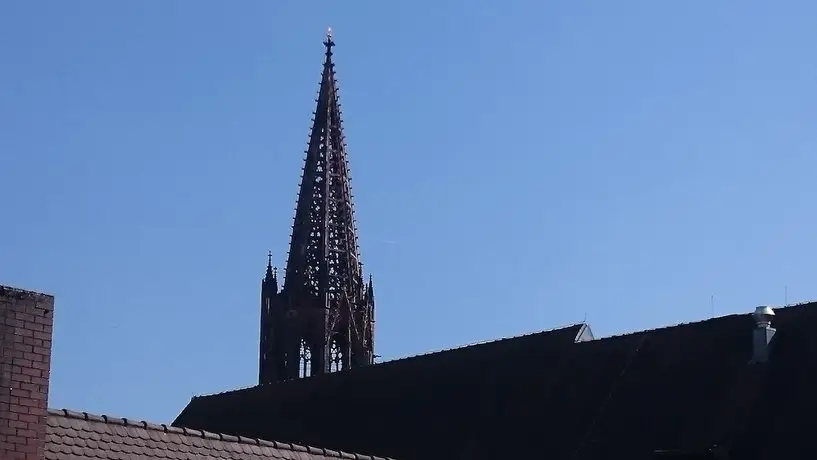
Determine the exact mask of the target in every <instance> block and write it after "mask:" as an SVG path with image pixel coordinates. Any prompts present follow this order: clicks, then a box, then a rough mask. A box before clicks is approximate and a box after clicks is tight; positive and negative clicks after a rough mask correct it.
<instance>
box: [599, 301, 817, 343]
mask: <svg viewBox="0 0 817 460" xmlns="http://www.w3.org/2000/svg"><path fill="white" fill-rule="evenodd" d="M808 305H817V300H808V301H803V302H798V303H788V304H785V305H778V306H774V305H769V306H770V307H772V309H774V311H776V312H779V311H780V310H786V309H789V308H796V307H804V306H808ZM740 316H747V317H751V316H752V312H751V311H747V312H736V313H727V314H725V315H720V316H712V317H709V318H704V319H699V320H695V321H681V322H678V323H675V324H667V325H664V326H657V327H653V328H649V329H642V330H638V331H629V332H622V333H619V334H612V335H606V336H602V337H596V338H595V339H594V340H593V342H599V341H604V340H609V339H617V338H621V337H629V336H637V335H639V334H646V333H649V332H656V331H663V330H667V329H674V328H677V327H684V326H692V325H695V324H701V323H708V322H712V321H721V320H725V319H729V318H735V317H740Z"/></svg>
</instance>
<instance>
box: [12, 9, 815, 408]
mask: <svg viewBox="0 0 817 460" xmlns="http://www.w3.org/2000/svg"><path fill="white" fill-rule="evenodd" d="M296 5H297V6H296ZM432 5H433V6H432ZM816 21H817V2H814V1H808V0H802V1H777V2H768V1H761V0H757V1H752V0H722V1H711V0H694V1H693V0H689V1H675V2H670V1H647V0H642V1H636V0H620V1H615V2H614V1H606V0H598V1H587V2H577V1H572V0H559V1H555V0H554V1H534V0H517V1H510V0H509V1H505V2H491V1H474V0H436V1H434V2H427V3H423V2H420V3H417V2H395V1H374V0H370V1H356V2H340V1H290V2H281V1H260V0H258V1H248V0H247V1H241V2H233V1H229V2H228V1H215V0H213V1H204V0H196V1H193V0H189V1H174V2H171V1H167V0H153V1H140V2H124V1H119V2H113V1H109V0H97V1H90V0H84V1H72V2H59V1H39V2H36V1H24V0H17V1H4V2H2V3H1V4H0V63H1V64H0V65H1V66H2V70H1V71H0V197H2V201H3V205H2V206H3V211H2V215H1V216H2V217H0V283H2V284H8V285H13V286H18V287H23V288H28V289H34V290H40V291H44V292H48V293H53V294H55V295H56V297H57V313H56V327H55V341H54V363H53V379H52V386H51V406H53V407H67V408H72V409H78V410H85V411H89V412H96V413H107V414H111V415H120V416H126V417H132V418H142V419H148V420H151V421H155V422H168V421H170V420H172V418H173V417H175V415H176V414H177V413H178V412H179V411H180V410H181V409H182V408H183V407H184V405H185V404H186V403H187V402H188V400H189V399H190V397H191V396H193V395H194V394H206V393H214V392H219V391H225V390H229V389H234V388H237V387H244V386H250V385H252V384H254V382H255V380H256V376H257V342H258V321H259V288H260V278H261V276H262V274H263V270H264V266H265V263H266V253H267V250H272V252H273V254H274V257H275V262H276V264H278V265H279V266H281V265H283V264H284V257H285V253H286V249H287V243H288V238H289V228H290V225H291V222H292V217H293V208H294V205H295V196H296V192H297V187H298V182H299V174H300V168H301V163H302V160H303V150H304V148H305V147H306V141H307V135H308V130H309V125H310V114H311V112H312V110H313V108H314V102H313V100H314V97H315V95H316V92H317V88H318V81H319V77H320V71H321V61H322V58H323V56H322V52H323V49H322V45H321V41H322V39H323V34H324V32H325V29H326V27H327V26H328V25H331V26H332V27H333V30H334V31H335V37H336V41H337V49H336V59H337V60H336V62H337V71H338V76H339V81H340V85H341V99H342V103H343V107H344V117H345V129H346V135H347V138H348V142H349V148H350V158H351V167H352V175H353V178H354V181H353V184H354V191H355V194H356V209H357V217H358V220H359V228H360V232H361V243H362V250H363V258H364V263H365V269H366V271H367V272H368V271H371V272H373V273H374V279H375V286H376V291H377V299H378V323H377V326H378V329H377V347H378V352H379V353H380V354H382V355H383V356H384V357H386V358H391V357H398V356H405V355H409V354H417V353H422V352H425V351H429V350H434V349H440V348H446V347H451V346H456V345H461V344H466V343H469V342H474V341H479V340H486V339H491V338H497V337H504V336H513V335H517V334H522V333H526V332H532V331H536V330H540V329H545V328H551V327H555V326H559V325H564V324H568V323H575V322H578V321H581V320H582V319H583V318H584V317H585V315H587V319H588V321H589V322H590V324H591V325H592V327H593V328H594V330H595V332H596V334H597V335H610V334H617V333H622V332H626V331H634V330H639V329H644V328H652V327H658V326H662V325H668V324H673V323H678V322H684V321H693V320H698V319H703V318H706V317H708V316H710V315H711V308H710V296H712V295H714V296H715V312H716V314H718V315H721V314H726V313H732V312H748V311H750V310H751V309H752V308H754V306H756V305H758V304H762V303H770V304H780V303H783V302H784V289H785V286H788V299H789V300H790V301H797V300H805V299H809V298H814V297H817V284H815V282H814V280H815V279H817V266H815V261H817V244H815V241H816V240H815V235H817V218H815V205H814V192H813V182H814V177H815V170H817V156H816V155H815V148H816V147H817V130H815V126H817V87H815V84H814V83H815V81H817V63H815V60H814V44H815V43H817V27H815V24H817V22H816ZM535 359H544V357H538V358H535Z"/></svg>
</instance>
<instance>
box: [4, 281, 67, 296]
mask: <svg viewBox="0 0 817 460" xmlns="http://www.w3.org/2000/svg"><path fill="white" fill-rule="evenodd" d="M0 295H3V296H9V297H14V298H16V299H31V298H35V299H37V298H43V297H49V298H53V297H54V296H53V295H51V294H44V293H42V292H37V291H31V290H28V289H20V288H16V287H12V286H5V285H2V284H0Z"/></svg>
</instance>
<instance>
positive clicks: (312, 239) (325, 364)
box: [259, 31, 374, 384]
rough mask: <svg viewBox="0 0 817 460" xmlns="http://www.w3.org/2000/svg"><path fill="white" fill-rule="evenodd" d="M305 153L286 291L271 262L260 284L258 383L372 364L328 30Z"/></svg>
mask: <svg viewBox="0 0 817 460" xmlns="http://www.w3.org/2000/svg"><path fill="white" fill-rule="evenodd" d="M323 44H324V46H325V48H326V52H325V60H324V63H323V74H322V76H321V84H320V89H319V91H318V99H317V108H316V109H315V115H314V122H313V125H312V132H311V135H310V137H309V146H308V148H307V151H306V160H305V162H304V168H303V176H302V178H301V188H300V192H299V194H298V203H297V206H296V210H295V222H294V224H293V226H292V237H291V241H290V244H289V256H288V260H287V264H286V271H285V273H284V281H283V287H282V288H281V289H280V290H279V284H278V274H277V271H276V270H275V269H274V268H273V267H272V257H271V256H270V258H269V260H268V263H267V271H266V274H265V276H264V279H263V281H262V283H261V347H260V365H259V384H265V383H272V382H277V381H281V380H289V379H296V378H303V377H309V376H312V375H318V374H324V373H327V372H335V371H340V370H344V369H350V368H352V367H358V366H365V365H369V364H372V363H373V359H374V288H373V286H372V279H371V276H370V277H369V279H368V282H366V281H365V280H364V278H363V265H362V263H361V259H360V249H359V246H358V237H357V229H356V223H355V218H354V210H353V207H352V192H351V186H350V182H349V163H348V159H347V157H346V144H345V139H344V136H343V127H342V122H341V113H340V104H339V103H338V95H337V82H336V81H335V69H334V67H335V66H334V64H333V62H332V48H333V46H334V45H335V43H334V41H333V40H332V35H331V31H330V32H329V33H327V35H326V41H324V43H323Z"/></svg>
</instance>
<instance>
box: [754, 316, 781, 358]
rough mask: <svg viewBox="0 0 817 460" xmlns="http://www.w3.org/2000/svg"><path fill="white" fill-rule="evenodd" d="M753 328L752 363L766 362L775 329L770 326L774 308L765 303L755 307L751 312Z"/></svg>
mask: <svg viewBox="0 0 817 460" xmlns="http://www.w3.org/2000/svg"><path fill="white" fill-rule="evenodd" d="M752 319H754V320H755V328H754V330H753V331H752V363H754V364H757V363H766V362H768V361H769V348H770V345H771V343H772V339H773V338H774V334H775V333H776V332H777V329H775V328H773V327H772V319H774V310H772V309H771V308H770V307H767V306H765V305H761V306H759V307H757V308H755V312H754V313H752Z"/></svg>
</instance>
